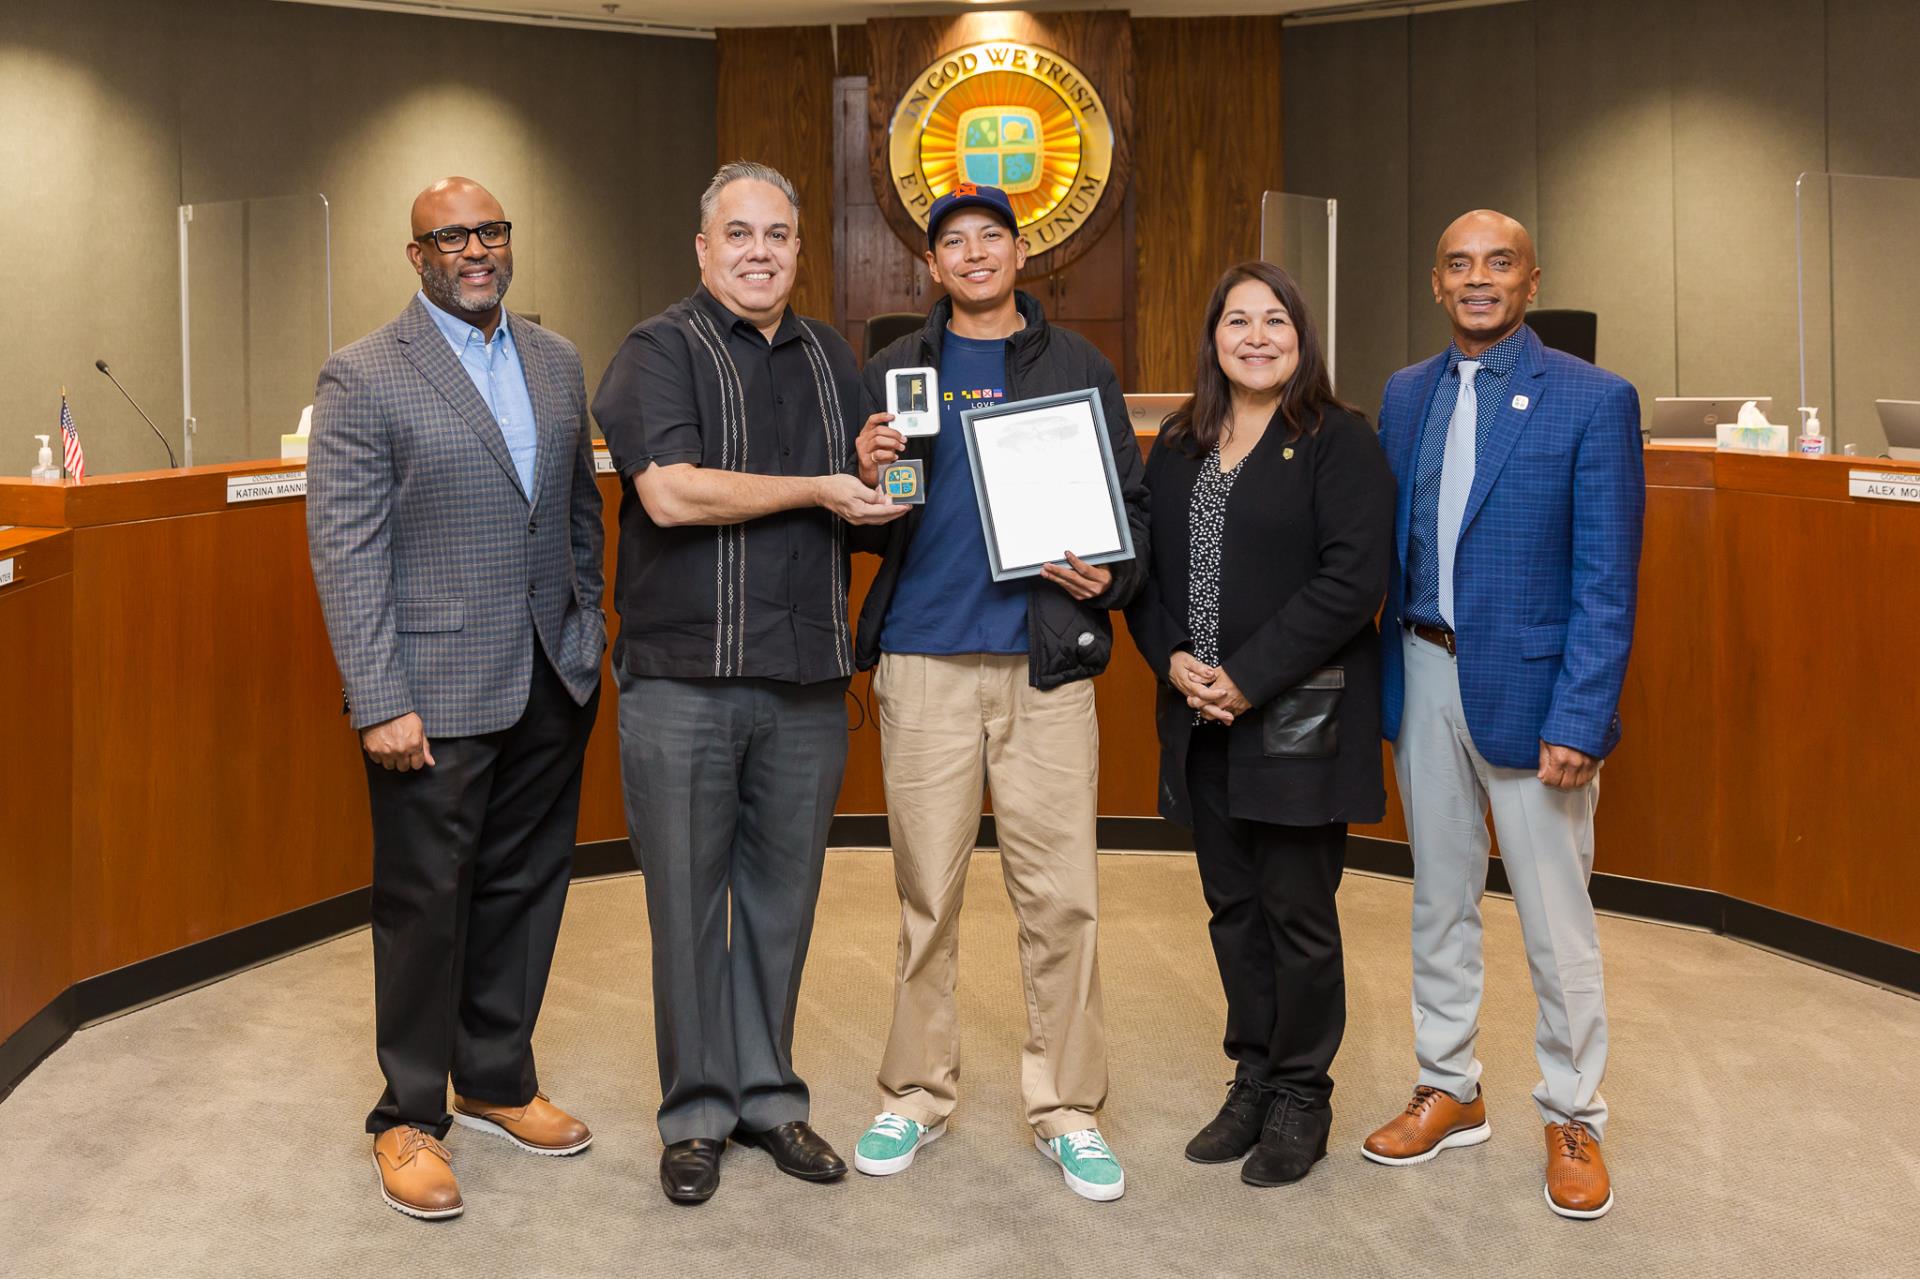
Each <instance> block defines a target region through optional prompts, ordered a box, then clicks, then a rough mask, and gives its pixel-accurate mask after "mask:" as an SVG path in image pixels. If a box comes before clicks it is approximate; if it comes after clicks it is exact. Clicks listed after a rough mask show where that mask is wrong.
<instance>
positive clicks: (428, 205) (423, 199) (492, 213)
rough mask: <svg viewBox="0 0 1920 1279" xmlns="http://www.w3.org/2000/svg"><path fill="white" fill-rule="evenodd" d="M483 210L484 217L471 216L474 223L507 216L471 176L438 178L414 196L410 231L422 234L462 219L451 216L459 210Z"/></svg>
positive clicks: (491, 220) (490, 193) (498, 202)
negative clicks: (411, 228)
mask: <svg viewBox="0 0 1920 1279" xmlns="http://www.w3.org/2000/svg"><path fill="white" fill-rule="evenodd" d="M482 209H484V210H487V211H488V212H487V216H485V217H480V218H476V219H474V220H475V221H476V222H497V221H499V220H500V219H501V218H504V217H505V216H506V214H505V213H504V212H503V211H502V210H501V208H500V201H498V200H496V199H494V198H493V192H491V191H489V190H487V189H486V188H485V187H483V186H481V185H480V184H479V183H478V182H475V181H474V180H473V179H472V178H460V177H453V178H441V179H440V180H439V181H438V182H432V183H429V184H428V185H427V188H426V190H424V191H422V192H421V193H420V194H419V195H416V196H414V197H413V214H412V221H413V233H414V234H415V235H425V234H426V233H427V232H429V231H431V230H433V229H434V228H435V227H437V226H447V225H449V224H450V223H454V222H459V221H461V220H462V219H461V218H459V217H457V216H450V215H452V214H454V213H456V212H458V211H461V210H467V211H478V210H482Z"/></svg>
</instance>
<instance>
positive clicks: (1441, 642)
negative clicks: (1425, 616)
mask: <svg viewBox="0 0 1920 1279" xmlns="http://www.w3.org/2000/svg"><path fill="white" fill-rule="evenodd" d="M1407 629H1408V630H1410V631H1412V632H1413V637H1414V638H1415V639H1423V640H1425V641H1426V642H1427V643H1429V644H1431V645H1433V646H1434V647H1435V648H1444V649H1446V650H1447V656H1449V657H1455V656H1458V655H1459V650H1458V649H1456V648H1455V647H1454V636H1453V632H1452V631H1449V630H1446V629H1444V628H1442V627H1438V626H1428V625H1427V624H1426V623H1425V622H1408V623H1407Z"/></svg>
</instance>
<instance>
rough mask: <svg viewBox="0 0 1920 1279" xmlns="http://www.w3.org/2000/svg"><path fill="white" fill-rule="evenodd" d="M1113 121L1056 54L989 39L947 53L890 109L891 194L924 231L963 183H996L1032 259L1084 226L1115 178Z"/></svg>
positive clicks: (1081, 77)
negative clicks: (942, 201)
mask: <svg viewBox="0 0 1920 1279" xmlns="http://www.w3.org/2000/svg"><path fill="white" fill-rule="evenodd" d="M1113 145H1114V132H1113V122H1112V120H1111V119H1110V118H1109V117H1108V115H1107V108H1106V104H1105V103H1104V102H1102V101H1101V98H1100V94H1099V91H1098V90H1096V89H1095V88H1094V87H1093V84H1092V82H1091V81H1089V80H1088V79H1087V77H1086V75H1085V74H1084V73H1083V72H1082V71H1081V70H1080V69H1079V68H1078V67H1076V66H1074V65H1073V63H1071V62H1069V61H1068V60H1067V59H1066V58H1064V57H1062V56H1061V55H1060V54H1058V53H1055V52H1054V51H1053V50H1051V49H1048V48H1044V47H1042V46H1040V45H1036V44H1027V43H1024V42H1022V41H1017V40H989V41H985V42H983V43H981V44H970V45H967V46H966V47H964V48H960V49H954V50H952V51H950V52H948V53H946V54H944V55H943V56H942V57H941V58H940V59H939V61H937V62H935V63H934V64H933V65H931V66H929V67H927V68H926V69H925V70H924V71H922V72H921V73H920V74H919V75H918V76H916V77H914V79H913V81H912V82H911V83H910V84H909V85H908V87H907V91H906V93H905V94H904V95H903V96H902V97H901V99H900V102H899V104H898V105H897V106H896V107H895V108H894V111H893V122H892V124H891V125H890V126H889V128H888V136H887V154H888V160H889V165H890V167H889V172H890V173H891V174H892V176H893V188H894V191H895V192H896V193H897V194H898V195H899V197H900V201H901V203H902V204H903V205H905V206H906V209H907V212H908V213H910V214H912V215H913V219H914V221H916V222H918V223H919V224H920V225H921V226H923V227H924V226H925V225H926V224H927V212H928V210H929V209H931V208H932V207H933V202H934V201H935V200H937V199H939V198H940V197H941V196H943V195H945V194H946V193H947V192H949V191H951V190H953V188H955V187H956V186H958V185H960V184H961V183H962V182H972V183H976V184H979V185H982V186H996V187H999V188H1000V189H1002V190H1003V191H1005V192H1006V193H1007V197H1008V199H1009V200H1011V201H1012V203H1013V213H1014V216H1015V217H1016V218H1017V219H1019V222H1020V229H1021V231H1023V232H1025V233H1026V235H1027V236H1028V238H1029V240H1030V242H1031V244H1032V249H1033V251H1034V252H1035V253H1046V252H1049V251H1050V250H1053V249H1057V248H1059V247H1060V245H1061V244H1063V243H1065V242H1066V240H1067V239H1069V238H1070V237H1071V236H1073V235H1074V233H1076V232H1077V231H1079V230H1081V229H1082V228H1084V227H1085V226H1086V225H1087V223H1088V221H1089V220H1090V219H1091V217H1092V215H1093V211H1094V209H1095V208H1096V207H1097V206H1098V205H1099V203H1100V200H1101V197H1102V196H1103V195H1105V194H1106V190H1107V185H1108V182H1109V180H1110V179H1111V177H1112V172H1113Z"/></svg>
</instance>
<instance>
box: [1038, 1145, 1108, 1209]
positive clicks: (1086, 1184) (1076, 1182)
mask: <svg viewBox="0 0 1920 1279" xmlns="http://www.w3.org/2000/svg"><path fill="white" fill-rule="evenodd" d="M1033 1148H1034V1149H1035V1150H1037V1151H1039V1152H1040V1153H1041V1154H1043V1155H1045V1156H1046V1157H1047V1158H1048V1159H1050V1160H1052V1161H1053V1164H1054V1166H1055V1167H1056V1168H1058V1169H1059V1170H1060V1175H1061V1176H1062V1177H1064V1178H1066V1182H1067V1189H1069V1190H1071V1191H1073V1193H1074V1194H1076V1195H1079V1196H1080V1197H1081V1198H1082V1199H1091V1200H1093V1201H1094V1202H1095V1203H1112V1202H1113V1201H1114V1200H1115V1199H1118V1198H1119V1197H1120V1196H1121V1195H1123V1194H1125V1193H1126V1189H1127V1174H1126V1173H1124V1172H1122V1173H1121V1174H1120V1180H1118V1181H1116V1182H1114V1183H1113V1184H1112V1185H1111V1186H1101V1185H1096V1184H1094V1183H1093V1182H1091V1181H1082V1180H1081V1179H1080V1178H1078V1177H1076V1176H1074V1175H1073V1173H1072V1172H1070V1171H1068V1169H1067V1166H1066V1165H1065V1164H1063V1163H1061V1162H1060V1156H1058V1155H1056V1154H1054V1153H1053V1147H1052V1146H1049V1145H1048V1144H1047V1143H1046V1140H1045V1139H1044V1138H1043V1137H1041V1136H1040V1134H1039V1133H1035V1134H1034V1135H1033Z"/></svg>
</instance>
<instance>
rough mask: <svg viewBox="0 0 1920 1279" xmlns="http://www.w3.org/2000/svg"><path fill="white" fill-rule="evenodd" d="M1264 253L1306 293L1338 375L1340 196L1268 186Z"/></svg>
mask: <svg viewBox="0 0 1920 1279" xmlns="http://www.w3.org/2000/svg"><path fill="white" fill-rule="evenodd" d="M1260 257H1261V258H1262V259H1263V260H1264V261H1267V262H1271V263H1273V264H1274V265H1275V266H1277V267H1279V268H1280V269H1281V270H1283V271H1285V272H1286V273H1287V274H1288V275H1290V276H1292V277H1293V281H1294V283H1295V284H1298V285H1299V286H1300V291H1301V292H1302V293H1304V294H1306V298H1307V305H1308V306H1310V307H1312V308H1313V314H1314V318H1315V320H1316V321H1317V322H1318V323H1319V326H1320V342H1321V345H1322V346H1324V347H1325V348H1326V351H1327V371H1328V372H1329V373H1333V374H1335V376H1336V377H1337V376H1338V374H1337V368H1338V366H1337V364H1336V363H1335V359H1336V351H1337V350H1338V342H1337V339H1338V334H1339V324H1338V320H1339V316H1338V314H1337V313H1336V311H1335V302H1336V287H1337V279H1336V275H1337V271H1336V267H1337V264H1338V262H1339V258H1340V202H1339V201H1338V200H1329V199H1327V198H1326V197H1325V196H1318V195H1289V194H1288V193H1286V192H1284V191H1267V192H1264V193H1262V194H1261V196H1260Z"/></svg>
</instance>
